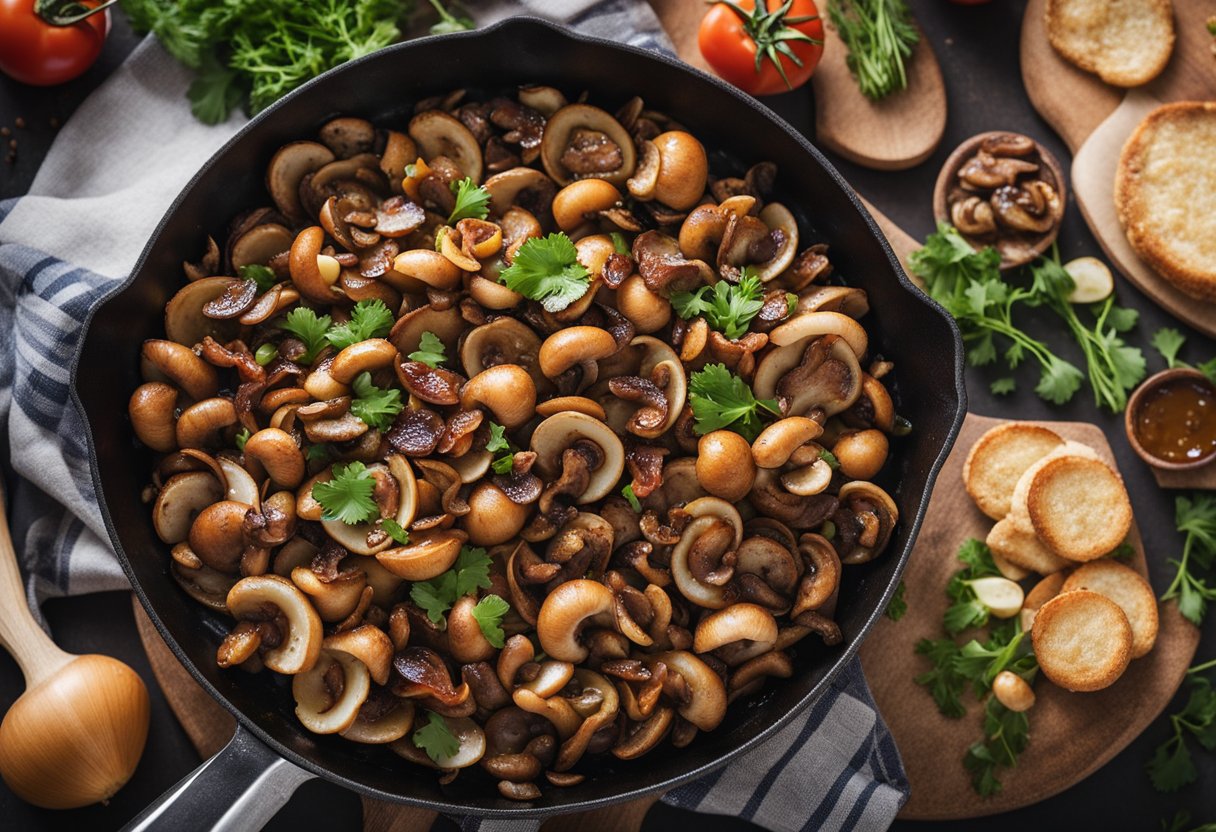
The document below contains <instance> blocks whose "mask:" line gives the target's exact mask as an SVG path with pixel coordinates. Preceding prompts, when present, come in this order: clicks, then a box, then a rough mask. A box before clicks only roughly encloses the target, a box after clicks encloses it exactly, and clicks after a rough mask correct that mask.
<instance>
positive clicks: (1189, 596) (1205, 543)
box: [1161, 492, 1216, 627]
mask: <svg viewBox="0 0 1216 832" xmlns="http://www.w3.org/2000/svg"><path fill="white" fill-rule="evenodd" d="M1174 525H1175V526H1177V528H1178V531H1180V532H1182V534H1183V543H1182V557H1181V559H1179V560H1173V559H1171V560H1170V563H1171V564H1173V565H1174V566H1175V567H1176V568H1177V571H1176V572H1175V574H1174V579H1173V580H1172V581H1171V582H1170V585H1169V587H1168V588H1167V589H1166V590H1165V593H1164V594H1163V595H1162V596H1161V600H1162V601H1169V600H1170V599H1172V598H1177V599H1178V611H1179V612H1180V613H1182V615H1183V617H1184V618H1186V619H1187V620H1188V621H1190V622H1191V623H1192V624H1194V625H1195V626H1196V627H1198V626H1200V625H1202V624H1203V618H1204V616H1205V615H1206V614H1207V611H1208V602H1209V601H1216V586H1212V585H1209V583H1208V579H1209V577H1211V576H1210V570H1211V569H1212V567H1213V565H1216V495H1214V494H1211V493H1199V492H1196V493H1194V494H1192V495H1191V496H1189V497H1188V496H1185V495H1183V496H1178V497H1175V498H1174ZM1199 570H1204V571H1205V572H1209V574H1208V575H1199V574H1197V573H1198V572H1199Z"/></svg>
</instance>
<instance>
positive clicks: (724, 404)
mask: <svg viewBox="0 0 1216 832" xmlns="http://www.w3.org/2000/svg"><path fill="white" fill-rule="evenodd" d="M688 400H689V403H690V404H691V405H692V415H693V432H695V433H696V434H697V435H698V436H704V435H705V434H707V433H710V432H711V431H715V430H721V429H722V428H727V429H729V430H733V431H735V433H738V434H741V435H742V436H743V437H744V438H745V439H747V440H748V441H749V442H750V441H751V440H753V439H755V438H756V436H758V435H759V433H760V430H761V424H760V414H759V410H760V409H762V408H763V409H764V410H767V411H768V412H770V413H772V414H774V415H776V416H780V415H781V410H780V408H778V407H777V402H775V401H773V400H771V399H757V398H756V397H755V396H753V395H752V389H751V388H750V387H748V386H747V383H746V382H744V381H743V379H741V378H739V377H738V376H736V375H734V374H732V373H731V372H730V371H729V370H727V369H726V365H725V364H707V365H706V366H705V367H704V368H703V369H701V370H698V371H697V372H695V373H693V374H692V378H691V379H689V382H688Z"/></svg>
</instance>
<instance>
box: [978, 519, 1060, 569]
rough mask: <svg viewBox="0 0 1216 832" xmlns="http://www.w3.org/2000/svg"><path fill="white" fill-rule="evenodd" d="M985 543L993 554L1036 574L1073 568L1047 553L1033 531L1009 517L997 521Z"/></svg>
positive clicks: (1050, 552) (1047, 550) (1052, 553)
mask: <svg viewBox="0 0 1216 832" xmlns="http://www.w3.org/2000/svg"><path fill="white" fill-rule="evenodd" d="M985 543H987V544H988V548H989V549H991V550H992V552H993V554H996V555H1000V556H1001V557H1003V558H1004V559H1005V560H1007V561H1009V562H1010V563H1012V564H1013V565H1014V566H1020V567H1022V568H1023V569H1026V570H1029V571H1030V572H1034V573H1035V574H1038V575H1050V574H1052V573H1053V572H1059V571H1060V570H1061V569H1067V568H1068V567H1069V566H1072V561H1068V560H1065V559H1064V558H1062V557H1060V556H1059V555H1057V554H1056V553H1055V552H1052V551H1051V550H1049V549H1048V548H1047V547H1046V546H1044V545H1043V544H1042V543H1040V542H1039V539H1038V538H1037V537H1035V536H1034V532H1028V531H1024V530H1023V529H1021V528H1020V527H1019V526H1018V525H1017V524H1016V523H1014V522H1013V521H1012V520H1011V519H1010V518H1008V517H1006V518H1005V519H1004V520H998V521H997V523H996V525H995V526H993V527H992V529H991V530H990V531H989V532H988V539H987V540H986V541H985Z"/></svg>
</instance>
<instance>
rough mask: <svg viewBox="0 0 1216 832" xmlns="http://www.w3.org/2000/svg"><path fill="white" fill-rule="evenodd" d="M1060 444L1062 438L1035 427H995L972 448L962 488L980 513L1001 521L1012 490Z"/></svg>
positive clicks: (965, 467) (1007, 424)
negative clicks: (1033, 466) (1027, 470)
mask: <svg viewBox="0 0 1216 832" xmlns="http://www.w3.org/2000/svg"><path fill="white" fill-rule="evenodd" d="M1063 444H1064V440H1063V439H1061V438H1060V437H1059V436H1057V435H1056V434H1055V433H1053V432H1052V431H1050V430H1048V429H1047V428H1041V427H1039V426H1038V425H1028V424H1025V423H1023V422H1007V423H1006V424H1003V425H997V426H996V427H994V428H992V429H991V430H989V431H988V432H987V433H985V434H984V435H983V436H981V437H980V438H979V439H978V440H976V443H975V444H974V445H972V446H971V452H970V453H969V454H967V461H966V462H965V463H963V485H964V486H966V488H967V493H968V494H970V495H971V499H973V500H975V504H976V505H977V506H979V508H980V511H982V512H984V514H987V515H988V516H989V517H991V518H992V519H993V520H1000V519H1001V518H1002V517H1004V516H1005V515H1006V514H1008V513H1009V502H1010V500H1011V498H1012V497H1013V489H1014V488H1015V487H1016V486H1017V484H1018V479H1019V478H1020V477H1021V476H1022V474H1023V473H1025V471H1026V469H1027V468H1029V467H1030V466H1031V465H1033V464H1034V463H1036V462H1038V461H1039V460H1040V459H1042V458H1043V457H1045V456H1047V455H1048V454H1049V453H1051V452H1052V451H1054V450H1055V449H1056V448H1059V447H1061V446H1063Z"/></svg>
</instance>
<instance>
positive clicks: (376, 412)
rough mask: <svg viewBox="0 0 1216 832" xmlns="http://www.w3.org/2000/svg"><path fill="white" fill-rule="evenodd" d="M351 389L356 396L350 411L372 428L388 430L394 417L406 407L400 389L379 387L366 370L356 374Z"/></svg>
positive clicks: (351, 403) (352, 400)
mask: <svg viewBox="0 0 1216 832" xmlns="http://www.w3.org/2000/svg"><path fill="white" fill-rule="evenodd" d="M351 390H352V391H353V392H354V398H352V399H351V402H350V412H351V413H353V414H355V416H357V417H358V418H359V419H361V420H363V423H364V424H366V425H367V426H368V427H370V428H376V429H377V430H388V427H389V425H391V424H392V423H393V419H395V418H397V414H398V413H400V412H401V411H402V410H403V409H404V408H405V404H404V402H402V401H401V391H400V390H395V389H390V390H383V389H381V388H379V387H377V386H376V385H374V384H372V374H371V373H369V372H368V371H366V370H364V371H363V372H362V373H359V375H357V376H355V380H354V381H353V382H352V383H351Z"/></svg>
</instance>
